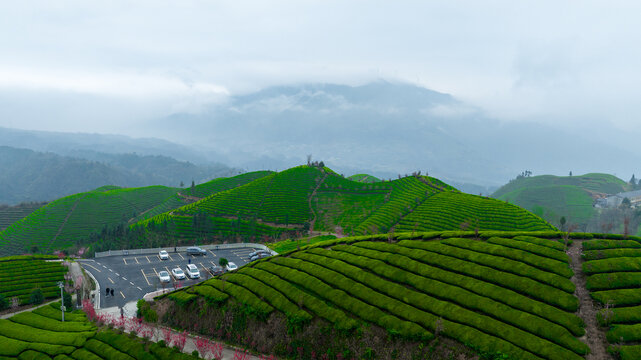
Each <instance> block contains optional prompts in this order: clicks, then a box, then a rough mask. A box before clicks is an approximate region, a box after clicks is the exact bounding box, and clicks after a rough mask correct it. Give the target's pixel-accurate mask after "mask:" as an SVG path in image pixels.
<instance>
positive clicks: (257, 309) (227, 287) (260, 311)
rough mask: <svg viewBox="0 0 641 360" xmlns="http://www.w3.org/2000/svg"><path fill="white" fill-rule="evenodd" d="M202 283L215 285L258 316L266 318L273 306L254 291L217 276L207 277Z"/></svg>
mask: <svg viewBox="0 0 641 360" xmlns="http://www.w3.org/2000/svg"><path fill="white" fill-rule="evenodd" d="M203 284H207V285H210V286H213V287H215V288H216V289H218V290H219V291H222V292H225V293H227V294H228V295H230V296H232V297H234V298H235V299H236V300H237V301H238V302H240V303H242V304H244V305H245V306H247V307H248V309H249V310H250V311H251V312H252V313H254V314H256V315H257V316H258V317H260V318H267V316H268V315H269V314H271V312H272V311H274V308H273V307H272V306H271V305H269V304H267V303H266V302H264V301H262V300H261V299H259V298H258V297H257V296H256V295H254V293H252V292H251V291H249V290H247V289H245V288H243V287H242V286H238V285H234V284H228V283H227V282H226V281H225V282H223V280H221V279H219V278H213V279H209V280H207V281H205V282H203Z"/></svg>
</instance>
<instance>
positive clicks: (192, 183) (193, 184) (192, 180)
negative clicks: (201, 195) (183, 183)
mask: <svg viewBox="0 0 641 360" xmlns="http://www.w3.org/2000/svg"><path fill="white" fill-rule="evenodd" d="M194 191H196V183H195V182H194V179H191V194H192V195H194Z"/></svg>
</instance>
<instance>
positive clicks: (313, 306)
mask: <svg viewBox="0 0 641 360" xmlns="http://www.w3.org/2000/svg"><path fill="white" fill-rule="evenodd" d="M254 266H256V268H252V267H246V266H245V267H243V268H241V269H240V272H241V273H243V274H245V275H248V276H251V277H252V278H254V279H256V280H257V281H261V282H263V283H265V284H270V285H271V286H273V287H274V288H275V289H277V290H278V291H280V292H281V293H283V294H284V295H285V296H287V298H289V299H290V300H291V301H298V302H300V304H301V305H302V306H304V307H306V308H307V309H309V310H310V311H311V312H313V313H314V314H315V315H316V316H319V317H321V318H324V319H325V320H327V321H329V322H330V323H332V324H334V326H335V327H336V328H337V329H339V330H351V329H354V328H356V327H357V326H358V323H357V322H356V321H355V320H354V319H352V318H350V317H348V316H346V315H345V313H344V312H343V311H342V310H340V309H337V308H335V307H331V306H329V305H327V304H326V303H325V302H324V301H321V300H319V299H318V298H317V297H315V296H312V295H310V294H308V293H307V292H304V291H302V290H301V289H299V288H297V287H295V286H294V285H292V284H291V283H289V282H288V281H285V280H284V279H288V278H289V274H282V275H283V277H282V278H281V277H279V276H277V275H274V274H272V273H270V272H268V271H267V270H263V269H262V268H269V269H271V270H272V271H274V272H279V269H283V268H279V267H274V266H272V265H271V264H270V263H269V262H261V263H259V264H256V265H254Z"/></svg>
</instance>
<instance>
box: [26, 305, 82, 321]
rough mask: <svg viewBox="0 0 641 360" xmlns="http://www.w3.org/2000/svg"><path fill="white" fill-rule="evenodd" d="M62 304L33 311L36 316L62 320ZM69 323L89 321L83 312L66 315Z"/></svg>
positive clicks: (67, 313)
mask: <svg viewBox="0 0 641 360" xmlns="http://www.w3.org/2000/svg"><path fill="white" fill-rule="evenodd" d="M60 305H61V304H60V302H59V301H58V302H54V303H51V304H49V306H41V307H39V308H37V309H35V310H33V311H32V313H34V314H38V315H41V316H45V317H48V318H51V319H54V320H58V319H61V312H60ZM69 321H80V322H84V321H87V316H86V315H85V314H84V313H83V312H66V313H65V322H69Z"/></svg>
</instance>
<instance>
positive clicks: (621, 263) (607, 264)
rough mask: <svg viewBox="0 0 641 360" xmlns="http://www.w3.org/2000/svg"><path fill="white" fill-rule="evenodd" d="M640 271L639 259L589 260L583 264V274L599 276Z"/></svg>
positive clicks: (640, 260) (640, 263)
mask: <svg viewBox="0 0 641 360" xmlns="http://www.w3.org/2000/svg"><path fill="white" fill-rule="evenodd" d="M624 271H632V272H638V271H641V258H638V257H621V258H610V259H601V260H590V261H586V262H584V263H583V272H585V273H586V274H599V273H610V272H624Z"/></svg>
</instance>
